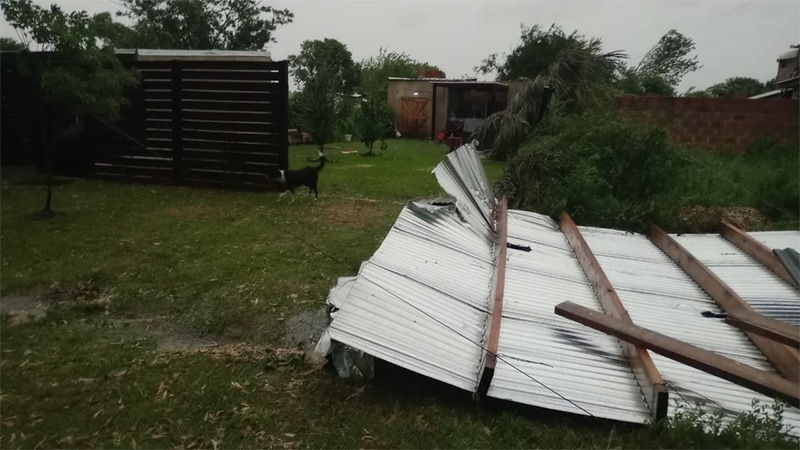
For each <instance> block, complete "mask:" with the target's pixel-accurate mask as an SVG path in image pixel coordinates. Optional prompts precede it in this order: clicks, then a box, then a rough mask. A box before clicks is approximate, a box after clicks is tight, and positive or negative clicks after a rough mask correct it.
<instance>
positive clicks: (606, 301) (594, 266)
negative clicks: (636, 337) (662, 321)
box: [561, 213, 669, 420]
mask: <svg viewBox="0 0 800 450" xmlns="http://www.w3.org/2000/svg"><path fill="white" fill-rule="evenodd" d="M561 232H562V233H564V236H565V237H566V238H567V242H569V245H570V246H571V247H572V250H573V252H575V257H576V258H577V259H578V263H579V264H580V265H581V268H583V272H584V274H586V278H587V279H588V280H589V283H590V284H591V285H592V288H593V289H594V292H595V295H596V296H597V299H598V300H599V301H600V305H601V306H602V307H603V310H604V311H605V312H606V314H610V315H611V316H612V317H615V318H617V319H619V320H622V321H625V322H628V323H633V321H632V320H631V317H630V315H629V314H628V310H626V309H625V306H624V305H623V304H622V300H620V298H619V295H617V291H616V290H615V289H614V287H613V286H612V285H611V281H609V279H608V276H606V273H605V271H603V268H602V266H601V265H600V262H598V261H597V258H596V257H595V256H594V253H593V252H592V249H591V248H590V247H589V244H587V243H586V240H585V239H584V238H583V235H582V234H581V232H580V230H579V229H578V226H577V225H576V224H575V222H574V221H573V220H572V217H570V215H569V214H567V213H563V214H562V215H561ZM620 344H621V346H622V351H623V353H624V354H625V356H626V357H627V359H628V362H629V364H630V365H631V369H632V370H633V374H634V376H635V377H636V381H637V383H638V384H639V388H641V390H642V393H644V396H645V399H646V400H647V406H648V407H649V408H650V412H651V414H652V416H653V418H654V419H656V420H660V419H662V418H664V417H666V415H667V408H668V406H669V389H668V388H667V385H666V383H664V379H663V378H662V377H661V373H659V371H658V369H657V368H656V365H655V363H653V358H651V357H650V353H648V352H647V350H645V349H643V348H641V347H636V346H635V345H633V344H630V343H628V342H625V341H620Z"/></svg>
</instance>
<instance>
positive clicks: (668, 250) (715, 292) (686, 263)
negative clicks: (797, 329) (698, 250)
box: [649, 225, 800, 382]
mask: <svg viewBox="0 0 800 450" xmlns="http://www.w3.org/2000/svg"><path fill="white" fill-rule="evenodd" d="M649 237H650V240H651V241H652V242H653V243H654V244H655V245H656V246H657V247H658V248H660V249H661V251H663V252H664V253H665V254H666V255H667V256H669V257H670V259H672V261H674V262H675V264H677V265H678V267H680V268H681V269H683V271H684V272H686V274H687V275H689V277H691V278H692V280H694V282H695V283H697V284H698V285H699V286H700V287H701V288H702V289H703V290H704V291H705V292H706V293H707V294H708V295H709V297H711V298H712V299H713V300H714V301H715V302H716V303H717V305H719V307H720V308H721V309H722V310H723V311H724V312H726V313H727V314H735V313H737V312H740V311H753V308H752V307H751V306H750V304H748V303H747V302H746V301H745V300H744V299H743V298H742V297H740V296H739V294H737V293H736V292H735V291H734V290H733V289H731V288H730V287H728V285H727V284H725V283H724V282H723V281H722V280H720V279H719V277H717V276H716V275H715V274H714V272H712V271H711V270H709V268H708V267H706V266H705V264H703V263H702V262H700V261H698V260H697V258H695V257H694V256H692V254H691V253H689V251H687V250H686V249H685V248H684V247H683V246H682V245H680V244H679V243H678V242H677V241H675V239H673V238H672V237H671V236H670V235H668V234H667V233H666V232H664V230H662V229H661V228H659V227H658V226H656V225H652V226H651V227H650V234H649ZM745 334H746V335H747V337H749V338H750V340H751V341H753V344H755V346H756V347H758V349H759V350H760V351H761V353H763V354H764V356H766V358H767V359H768V360H769V361H770V363H772V365H773V366H775V368H776V369H777V370H778V372H780V373H781V374H782V375H783V376H784V377H786V378H788V379H789V380H791V381H794V382H798V381H799V380H800V358H799V357H798V352H797V350H795V349H793V348H790V347H787V346H786V345H783V344H780V343H778V342H774V341H772V340H769V339H767V338H765V337H763V336H759V335H757V334H755V333H752V332H749V331H745Z"/></svg>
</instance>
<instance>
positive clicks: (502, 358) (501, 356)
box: [273, 221, 595, 417]
mask: <svg viewBox="0 0 800 450" xmlns="http://www.w3.org/2000/svg"><path fill="white" fill-rule="evenodd" d="M273 222H274V221H273ZM274 223H275V222H274ZM275 224H276V225H277V223H275ZM285 232H286V234H288V235H289V236H291V237H293V238H294V239H296V240H297V241H298V242H300V243H301V244H304V245H307V246H308V247H311V248H313V249H314V250H316V251H318V252H320V253H322V254H323V255H325V256H327V257H328V258H330V259H331V260H333V261H336V262H338V263H339V264H342V265H343V266H345V267H347V266H348V264H347V263H346V262H344V261H342V260H341V259H339V258H336V257H334V256H333V255H330V254H329V253H327V252H325V251H324V250H322V249H320V248H319V247H317V246H315V245H313V244H311V243H309V242H306V241H305V240H303V239H301V238H300V237H298V236H296V235H294V234H292V233H291V232H289V231H285ZM355 272H356V273H358V270H355ZM360 277H361V278H363V279H365V280H367V281H369V282H370V283H372V284H373V285H375V286H377V287H378V288H380V289H381V290H383V291H385V292H386V293H388V294H389V295H391V296H392V297H394V298H396V299H398V300H400V301H401V302H403V303H405V304H406V305H408V306H410V307H411V308H413V309H415V310H417V311H418V312H420V313H422V314H423V315H425V316H426V317H428V318H429V319H431V320H433V321H434V322H436V323H438V324H439V325H441V326H442V327H444V328H446V329H447V330H449V331H450V332H452V333H454V334H456V335H457V336H459V337H461V338H462V339H464V340H466V341H467V342H469V343H471V344H472V345H475V346H476V347H478V348H480V349H481V350H482V351H484V352H486V353H488V354H490V355H492V356H494V357H495V358H497V359H499V360H500V361H502V362H504V363H505V364H507V365H508V366H509V367H511V368H512V369H514V370H516V371H517V372H519V373H521V374H522V375H524V376H525V377H527V378H528V379H530V380H531V381H533V382H535V383H537V384H539V385H540V386H542V387H543V388H545V389H547V390H548V391H550V392H551V393H553V394H554V395H556V396H557V397H559V398H561V399H562V400H564V401H565V402H567V403H569V404H571V405H572V406H574V407H576V408H578V409H579V410H581V411H582V412H583V413H585V414H586V415H587V416H589V417H595V416H594V414H592V413H590V412H589V411H587V410H586V409H585V408H583V407H582V406H581V405H579V404H577V403H575V402H574V401H572V400H570V399H569V398H567V397H565V396H564V395H562V394H561V393H559V392H558V391H556V390H555V389H553V388H551V387H550V386H548V385H546V384H544V383H542V382H541V381H539V380H537V379H536V378H535V377H533V376H532V375H531V374H529V373H527V372H525V371H524V370H522V369H520V368H519V367H517V366H516V365H514V364H512V363H510V362H509V361H508V359H518V360H520V361H524V362H527V363H529V364H536V365H542V366H545V367H550V368H552V367H553V366H552V365H550V364H547V363H543V362H537V361H531V360H526V359H522V358H515V357H513V356H511V355H505V354H503V353H494V352H490V351H489V349H488V348H486V347H485V346H484V345H483V344H480V343H478V342H475V341H473V340H472V339H470V338H469V336H466V335H464V334H462V333H461V332H459V331H458V330H456V329H455V328H453V327H451V326H450V325H448V324H446V323H444V322H443V321H441V320H439V319H438V318H436V317H434V316H433V315H431V314H430V313H428V312H427V311H425V310H423V309H421V308H419V307H417V306H416V305H413V304H411V303H409V302H408V301H406V300H405V299H403V298H402V297H400V296H398V295H397V294H395V293H394V292H391V291H390V290H388V289H386V288H385V287H383V286H381V285H380V284H378V283H377V282H375V281H374V280H372V279H370V278H369V277H367V276H364V275H363V274H362V275H360ZM507 358H508V359H507Z"/></svg>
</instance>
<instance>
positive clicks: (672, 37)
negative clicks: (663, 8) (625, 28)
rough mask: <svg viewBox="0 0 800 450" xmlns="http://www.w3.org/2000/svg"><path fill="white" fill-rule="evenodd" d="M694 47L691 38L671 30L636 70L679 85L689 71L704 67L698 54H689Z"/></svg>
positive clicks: (671, 84)
mask: <svg viewBox="0 0 800 450" xmlns="http://www.w3.org/2000/svg"><path fill="white" fill-rule="evenodd" d="M694 49H695V45H694V41H693V40H692V39H691V38H688V37H686V36H684V35H683V34H681V33H679V32H678V31H676V30H669V31H668V32H667V33H666V34H665V35H664V36H661V39H659V40H658V43H657V44H656V45H655V46H653V48H651V49H650V51H648V52H647V54H645V55H644V58H642V60H641V62H639V65H638V66H636V69H635V71H636V72H637V73H638V74H640V75H643V76H644V75H649V76H658V77H662V78H664V80H665V81H666V82H667V83H668V84H669V85H670V86H673V87H674V86H677V85H678V84H679V83H680V82H681V80H682V79H683V77H684V76H685V75H686V74H687V73H691V72H694V71H696V70H697V69H699V68H700V67H702V66H701V65H700V63H699V62H698V60H697V56H691V57H690V56H689V54H690V53H691V52H693V51H694Z"/></svg>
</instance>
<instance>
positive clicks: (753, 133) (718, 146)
mask: <svg viewBox="0 0 800 450" xmlns="http://www.w3.org/2000/svg"><path fill="white" fill-rule="evenodd" d="M617 105H618V107H619V108H620V109H621V110H623V111H628V112H630V113H631V114H632V115H634V116H636V117H641V118H644V119H645V120H646V121H647V122H649V123H653V124H657V125H661V126H664V127H666V128H667V129H668V130H669V132H670V136H671V137H672V140H673V141H674V142H677V143H679V144H683V145H686V146H689V147H701V148H705V149H709V150H714V151H719V150H722V149H725V148H729V149H732V150H739V151H743V150H745V149H746V148H747V146H748V145H749V144H750V142H751V141H752V140H753V139H755V138H757V137H759V136H763V135H765V134H770V135H773V136H775V137H776V138H778V139H780V140H790V139H794V140H797V139H798V126H799V124H798V122H800V110H798V102H797V100H787V99H760V100H748V99H738V98H736V99H734V98H693V97H621V98H620V99H619V100H618V103H617Z"/></svg>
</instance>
